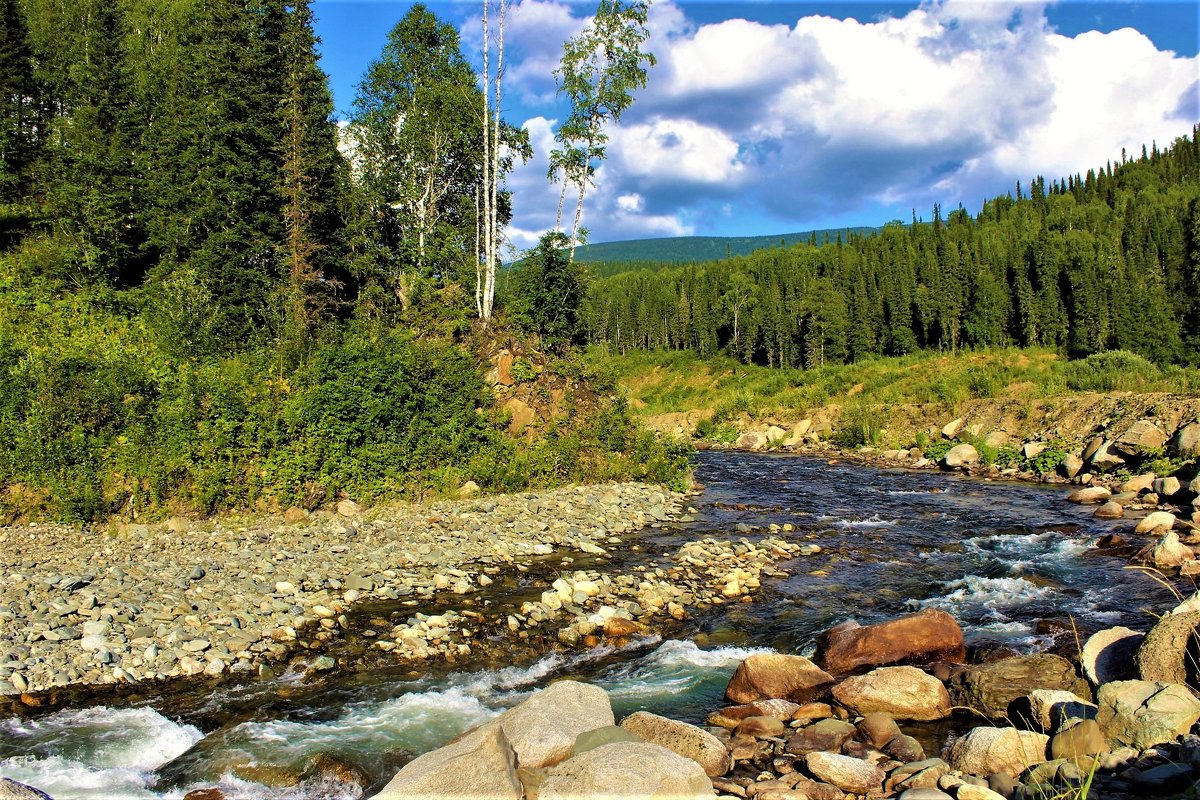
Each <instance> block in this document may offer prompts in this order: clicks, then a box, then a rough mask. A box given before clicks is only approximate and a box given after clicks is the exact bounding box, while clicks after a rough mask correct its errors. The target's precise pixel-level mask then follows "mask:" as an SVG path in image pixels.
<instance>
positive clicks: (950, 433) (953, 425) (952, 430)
mask: <svg viewBox="0 0 1200 800" xmlns="http://www.w3.org/2000/svg"><path fill="white" fill-rule="evenodd" d="M965 421H966V420H964V419H963V418H962V417H959V418H958V419H956V420H951V421H950V422H947V423H946V424H945V425H943V426H942V436H944V437H945V438H947V439H953V438H954V437H955V436H958V432H959V431H961V430H962V427H963V423H964V422H965Z"/></svg>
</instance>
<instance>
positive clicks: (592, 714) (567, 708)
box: [484, 681, 615, 767]
mask: <svg viewBox="0 0 1200 800" xmlns="http://www.w3.org/2000/svg"><path fill="white" fill-rule="evenodd" d="M614 721H615V720H614V719H613V712H612V705H611V704H610V703H609V700H608V693H607V692H605V691H604V690H603V689H601V688H600V687H598V686H591V685H589V684H586V683H579V682H578V681H558V682H556V683H552V684H550V685H549V686H548V687H546V688H545V689H543V690H542V691H540V692H538V693H537V694H535V695H533V696H532V697H530V698H529V699H528V700H525V701H524V702H522V703H521V704H519V705H517V706H514V707H512V708H510V709H509V710H508V711H505V712H504V713H503V714H501V715H500V716H499V717H497V718H496V719H494V720H492V721H490V722H488V723H486V724H485V725H484V728H493V727H500V728H503V729H504V734H505V737H506V738H507V740H508V742H509V743H510V744H511V745H512V749H513V751H515V752H516V754H517V761H518V764H519V765H520V766H522V767H548V766H551V765H553V764H557V763H559V762H560V761H563V760H565V759H567V758H570V756H571V751H572V748H573V747H574V746H575V739H576V737H578V736H579V734H581V733H584V732H586V731H590V730H595V729H596V728H603V727H604V726H606V725H612V724H613V722H614Z"/></svg>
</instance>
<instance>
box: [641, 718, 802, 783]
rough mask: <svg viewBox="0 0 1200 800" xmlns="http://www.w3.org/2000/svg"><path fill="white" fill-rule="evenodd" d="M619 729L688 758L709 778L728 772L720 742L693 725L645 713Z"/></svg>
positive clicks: (725, 755)
mask: <svg viewBox="0 0 1200 800" xmlns="http://www.w3.org/2000/svg"><path fill="white" fill-rule="evenodd" d="M749 719H761V718H760V717H750V718H749ZM775 721H777V720H775ZM621 727H622V728H624V729H625V730H626V731H628V732H630V733H632V734H633V735H635V736H637V737H639V738H640V739H642V740H643V741H646V742H650V743H651V744H658V745H662V746H663V747H665V748H667V749H668V750H670V751H671V752H673V753H678V754H679V755H681V756H683V757H684V758H690V759H691V760H692V761H695V762H696V763H697V764H699V765H700V766H701V767H702V768H703V769H704V773H705V774H706V775H708V776H709V777H710V778H711V777H716V776H718V775H724V774H725V773H726V772H728V771H729V767H730V759H729V750H727V749H726V747H725V745H724V744H723V743H722V742H721V740H720V739H718V738H717V737H715V736H713V735H712V734H711V733H709V732H708V731H706V730H703V729H701V728H697V727H696V726H695V725H689V724H688V723H686V722H678V721H676V720H673V719H667V718H666V717H660V716H659V715H657V714H651V713H650V712H648V711H638V712H635V713H633V714H630V715H629V716H628V717H626V718H625V719H624V720H622V721H621ZM781 727H782V726H781Z"/></svg>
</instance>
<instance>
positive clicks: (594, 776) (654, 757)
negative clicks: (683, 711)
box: [476, 742, 713, 800]
mask: <svg viewBox="0 0 1200 800" xmlns="http://www.w3.org/2000/svg"><path fill="white" fill-rule="evenodd" d="M484 796H486V795H476V797H484ZM537 796H538V800H594V798H605V797H644V798H663V800H666V798H673V799H677V800H712V796H713V785H712V781H710V780H709V778H708V776H707V775H705V774H704V770H703V769H701V768H700V765H699V764H697V763H696V762H695V761H692V760H691V759H690V758H684V757H683V756H681V755H678V754H677V753H673V752H671V751H670V750H668V749H667V748H665V747H662V746H661V745H657V744H649V743H645V744H638V743H635V742H616V743H613V744H606V745H604V746H603V747H597V748H596V749H594V750H589V751H587V752H586V753H583V754H581V755H578V756H575V757H574V758H571V759H568V760H567V761H564V762H563V763H561V764H559V765H558V766H555V767H553V768H551V769H550V770H548V771H547V773H546V775H545V779H544V780H543V781H542V783H541V785H540V786H539V787H538V790H537Z"/></svg>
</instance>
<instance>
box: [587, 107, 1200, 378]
mask: <svg viewBox="0 0 1200 800" xmlns="http://www.w3.org/2000/svg"><path fill="white" fill-rule="evenodd" d="M1197 132H1198V131H1197V130H1193V132H1192V136H1191V137H1186V136H1185V137H1181V138H1180V139H1178V140H1177V141H1175V142H1174V143H1172V144H1171V145H1170V146H1169V147H1167V148H1166V149H1160V148H1159V147H1158V146H1157V145H1156V144H1150V145H1149V147H1148V148H1147V147H1143V148H1142V152H1141V154H1140V156H1138V157H1136V158H1129V157H1126V156H1125V155H1124V154H1123V156H1122V159H1121V162H1120V163H1115V164H1114V163H1109V164H1105V165H1103V166H1100V167H1098V168H1095V169H1090V170H1088V172H1087V174H1086V175H1078V174H1076V175H1072V176H1067V177H1065V178H1062V179H1052V180H1050V181H1047V180H1046V179H1045V178H1043V177H1037V178H1035V179H1033V180H1032V181H1029V182H1028V183H1027V184H1026V185H1025V186H1022V185H1021V184H1020V183H1018V184H1017V185H1016V187H1015V196H1014V195H1013V194H1006V195H1003V196H1000V197H996V198H992V199H989V200H986V201H985V202H984V203H983V206H982V209H981V211H980V213H979V214H978V215H977V216H975V217H972V216H971V215H970V214H968V213H967V212H966V211H965V210H963V209H962V208H961V207H959V208H957V209H955V210H953V211H951V212H950V213H949V214H943V212H942V210H941V209H940V208H938V207H935V208H934V209H933V214H932V219H931V220H930V221H928V222H925V221H920V220H918V219H917V218H916V214H915V212H914V215H913V219H912V220H911V222H910V223H907V224H905V223H902V222H900V221H895V222H891V223H889V224H887V225H885V226H884V227H883V229H882V230H881V231H880V232H879V233H877V234H873V235H861V234H856V233H854V232H848V233H847V235H845V236H840V235H839V236H837V237H836V238H835V239H834V240H833V241H818V240H817V239H816V238H815V237H814V238H813V239H812V240H811V241H809V242H808V243H804V244H797V245H793V246H791V247H786V248H780V247H776V248H771V249H765V250H760V251H758V252H755V253H753V254H750V255H747V256H742V257H737V258H730V259H724V260H720V261H714V262H708V263H698V264H691V265H686V266H671V267H669V268H659V269H643V270H640V271H636V272H625V273H623V274H619V275H614V276H611V277H606V278H604V279H598V280H596V281H594V282H593V284H592V285H591V287H590V291H589V293H588V295H587V300H586V302H585V304H584V308H583V309H582V312H581V315H580V318H581V325H582V330H581V336H582V337H583V338H585V339H586V340H587V341H589V342H592V343H596V344H602V345H604V346H606V347H607V348H608V349H609V350H610V351H611V352H616V353H622V352H629V351H631V350H654V349H665V350H690V351H694V352H696V353H699V354H701V355H713V354H717V353H725V354H728V355H731V356H734V357H736V358H737V359H739V360H740V361H742V362H745V363H755V364H761V365H764V366H773V367H793V368H794V367H802V368H815V367H821V366H824V365H827V364H841V363H849V362H854V361H860V360H862V359H864V358H869V357H873V356H880V355H884V356H898V355H904V354H907V353H912V352H914V351H918V350H941V351H956V350H960V349H966V348H987V347H996V346H1017V347H1047V348H1050V349H1053V350H1056V351H1058V352H1061V353H1064V354H1066V355H1068V356H1070V357H1072V358H1079V357H1086V356H1088V355H1090V354H1094V353H1101V352H1105V351H1109V350H1126V351H1131V352H1134V353H1137V354H1139V355H1142V356H1144V357H1146V358H1148V359H1150V360H1151V361H1153V362H1156V363H1159V364H1189V365H1194V364H1196V363H1198V357H1197V352H1200V350H1198V345H1200V138H1198V137H1197Z"/></svg>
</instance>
